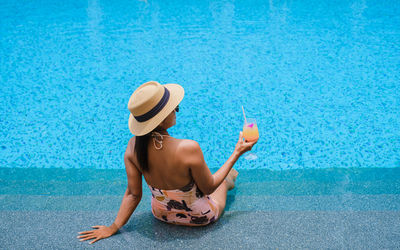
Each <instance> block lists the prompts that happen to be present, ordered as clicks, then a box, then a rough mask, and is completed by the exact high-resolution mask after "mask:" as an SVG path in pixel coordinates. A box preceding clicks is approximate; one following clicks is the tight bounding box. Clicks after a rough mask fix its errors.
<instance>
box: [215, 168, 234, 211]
mask: <svg viewBox="0 0 400 250" xmlns="http://www.w3.org/2000/svg"><path fill="white" fill-rule="evenodd" d="M237 175H238V172H237V171H236V170H235V169H233V168H232V169H231V171H230V172H229V174H228V176H227V177H226V178H225V180H224V181H223V182H222V183H221V185H219V187H218V188H217V189H216V190H215V191H214V193H212V194H210V197H211V199H212V200H213V201H214V202H215V203H216V205H217V206H218V218H220V217H221V215H222V213H223V212H224V209H225V205H226V196H227V193H228V190H231V189H233V188H234V187H235V181H236V177H237Z"/></svg>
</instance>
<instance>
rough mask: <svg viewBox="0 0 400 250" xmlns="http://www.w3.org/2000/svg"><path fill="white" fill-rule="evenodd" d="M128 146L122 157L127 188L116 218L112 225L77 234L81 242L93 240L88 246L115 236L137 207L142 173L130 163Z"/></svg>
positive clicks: (130, 157)
mask: <svg viewBox="0 0 400 250" xmlns="http://www.w3.org/2000/svg"><path fill="white" fill-rule="evenodd" d="M129 145H131V144H128V147H127V150H126V152H125V156H124V162H125V169H126V174H127V177H128V188H127V189H126V191H125V194H124V197H123V199H122V202H121V206H120V208H119V211H118V214H117V217H116V218H115V221H114V223H113V224H112V225H111V226H109V227H107V226H93V228H95V230H90V231H85V232H80V233H79V234H81V236H78V238H80V239H81V241H84V240H91V239H93V241H91V242H90V244H92V243H94V242H96V241H98V240H100V239H104V238H107V237H110V236H111V235H113V234H115V233H116V232H117V231H118V229H120V228H121V227H122V226H123V225H125V224H126V222H128V220H129V218H130V217H131V215H132V213H133V211H135V209H136V207H137V206H138V205H139V202H140V200H141V198H142V173H141V172H140V171H139V170H138V169H137V167H136V166H135V165H134V163H133V161H132V157H133V155H132V152H133V150H131V148H130V146H129Z"/></svg>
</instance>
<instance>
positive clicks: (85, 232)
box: [79, 230, 95, 234]
mask: <svg viewBox="0 0 400 250" xmlns="http://www.w3.org/2000/svg"><path fill="white" fill-rule="evenodd" d="M94 231H95V230H90V231H84V232H79V234H90V233H93V232H94Z"/></svg>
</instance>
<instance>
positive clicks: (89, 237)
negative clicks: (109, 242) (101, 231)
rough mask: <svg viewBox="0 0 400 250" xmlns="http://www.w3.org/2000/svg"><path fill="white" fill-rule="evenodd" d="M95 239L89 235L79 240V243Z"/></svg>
mask: <svg viewBox="0 0 400 250" xmlns="http://www.w3.org/2000/svg"><path fill="white" fill-rule="evenodd" d="M95 238H97V236H96V235H89V236H85V237H84V238H82V239H80V241H85V240H91V239H95Z"/></svg>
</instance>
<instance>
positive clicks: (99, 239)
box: [89, 238, 100, 244]
mask: <svg viewBox="0 0 400 250" xmlns="http://www.w3.org/2000/svg"><path fill="white" fill-rule="evenodd" d="M98 240H100V238H97V239H95V240H93V241H91V242H90V243H89V244H93V243H95V242H96V241H98Z"/></svg>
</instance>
